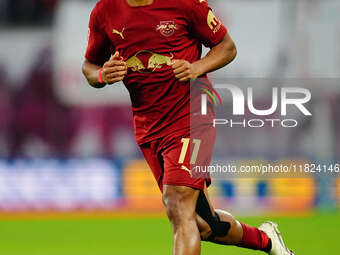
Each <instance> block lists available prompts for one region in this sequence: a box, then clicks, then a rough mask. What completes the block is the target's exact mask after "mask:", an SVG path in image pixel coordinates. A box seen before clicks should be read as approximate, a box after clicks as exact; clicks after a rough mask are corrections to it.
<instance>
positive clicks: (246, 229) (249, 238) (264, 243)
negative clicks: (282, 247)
mask: <svg viewBox="0 0 340 255" xmlns="http://www.w3.org/2000/svg"><path fill="white" fill-rule="evenodd" d="M241 225H242V228H243V238H242V241H241V243H240V244H239V245H237V246H239V247H243V248H248V249H252V250H261V251H267V252H268V248H269V246H271V245H270V244H271V242H270V239H269V238H268V236H267V235H266V234H265V233H264V232H263V231H261V230H259V229H258V228H254V227H251V226H248V225H246V224H244V223H241Z"/></svg>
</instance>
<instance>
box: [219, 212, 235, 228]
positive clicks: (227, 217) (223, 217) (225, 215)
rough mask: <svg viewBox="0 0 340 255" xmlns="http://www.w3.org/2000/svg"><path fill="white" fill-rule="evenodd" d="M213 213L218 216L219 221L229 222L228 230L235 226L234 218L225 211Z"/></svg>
mask: <svg viewBox="0 0 340 255" xmlns="http://www.w3.org/2000/svg"><path fill="white" fill-rule="evenodd" d="M215 213H216V214H218V216H219V218H220V220H221V221H225V222H229V224H230V228H233V226H235V225H237V221H236V219H235V218H234V216H233V215H231V214H230V213H228V212H227V211H224V210H220V209H216V210H215Z"/></svg>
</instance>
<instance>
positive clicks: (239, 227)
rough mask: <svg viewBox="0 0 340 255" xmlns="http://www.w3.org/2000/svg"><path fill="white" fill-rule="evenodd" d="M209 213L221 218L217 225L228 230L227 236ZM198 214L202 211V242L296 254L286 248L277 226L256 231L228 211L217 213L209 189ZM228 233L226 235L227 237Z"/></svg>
mask: <svg viewBox="0 0 340 255" xmlns="http://www.w3.org/2000/svg"><path fill="white" fill-rule="evenodd" d="M203 195H204V196H203ZM207 209H210V210H211V213H212V215H214V216H215V217H216V216H217V219H218V221H216V222H215V224H219V227H220V228H223V227H224V228H225V227H226V228H227V230H225V232H223V229H222V231H221V229H218V228H217V227H216V226H214V224H213V223H210V224H208V221H209V219H208V218H207V216H206V215H207V213H206V212H204V211H205V210H207ZM196 211H198V213H197V214H198V215H197V218H196V222H197V225H198V228H199V230H200V235H201V238H202V240H204V241H210V242H214V243H218V244H224V245H237V246H239V247H243V248H248V249H252V250H261V251H264V252H268V253H269V254H272V255H291V254H293V252H291V251H290V250H288V249H287V247H286V246H285V244H284V242H283V240H282V237H281V234H280V232H279V231H278V229H277V225H276V224H274V223H272V222H266V223H264V224H262V225H261V226H260V227H259V228H256V227H252V226H249V225H247V224H244V223H241V222H239V221H237V220H236V219H235V218H234V217H233V216H232V215H231V214H230V213H228V212H226V211H223V210H214V209H213V207H212V205H211V202H210V200H209V196H208V193H207V189H206V188H205V190H204V192H202V193H201V194H200V195H199V198H198V202H197V207H196ZM226 223H228V224H226ZM214 228H215V230H214ZM226 232H227V233H226ZM221 233H222V234H221ZM224 233H225V235H223V234H224Z"/></svg>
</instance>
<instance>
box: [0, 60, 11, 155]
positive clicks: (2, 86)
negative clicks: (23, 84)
mask: <svg viewBox="0 0 340 255" xmlns="http://www.w3.org/2000/svg"><path fill="white" fill-rule="evenodd" d="M0 77H1V79H0V156H6V155H7V151H8V150H7V147H8V146H7V144H8V141H7V137H8V123H9V118H10V116H11V113H10V106H9V102H10V99H9V94H10V93H9V86H8V85H9V84H8V81H7V79H6V70H5V68H4V66H2V65H0Z"/></svg>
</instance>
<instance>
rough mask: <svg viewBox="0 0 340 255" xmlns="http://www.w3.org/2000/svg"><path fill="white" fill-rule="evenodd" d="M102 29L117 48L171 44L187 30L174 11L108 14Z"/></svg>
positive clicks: (153, 46) (174, 43)
mask: <svg viewBox="0 0 340 255" xmlns="http://www.w3.org/2000/svg"><path fill="white" fill-rule="evenodd" d="M105 32H106V34H107V36H108V38H109V40H110V41H111V43H112V44H113V46H114V47H115V48H116V49H119V48H121V49H124V48H126V47H133V48H135V47H137V48H139V49H152V48H153V49H154V48H160V47H163V48H164V47H171V48H174V47H176V46H177V45H179V44H180V43H181V42H180V40H181V39H183V36H186V35H187V33H188V24H187V21H186V19H184V18H183V17H181V16H180V15H179V14H176V12H174V11H163V12H161V13H159V14H158V15H154V14H153V13H152V12H143V11H140V12H129V13H122V14H121V15H119V16H112V17H108V18H107V21H106V25H105Z"/></svg>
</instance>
